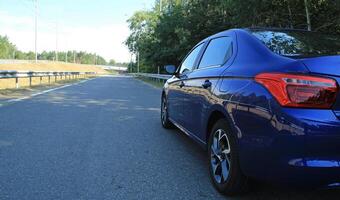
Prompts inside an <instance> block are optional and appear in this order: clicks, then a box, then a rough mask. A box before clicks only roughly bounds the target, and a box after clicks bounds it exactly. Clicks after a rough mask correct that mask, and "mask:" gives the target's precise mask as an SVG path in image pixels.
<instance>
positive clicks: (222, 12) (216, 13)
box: [125, 0, 340, 72]
mask: <svg viewBox="0 0 340 200" xmlns="http://www.w3.org/2000/svg"><path fill="white" fill-rule="evenodd" d="M128 23H129V28H130V30H131V34H130V36H129V37H128V39H127V40H126V42H125V43H126V45H127V46H128V48H129V50H130V51H131V52H132V53H134V54H135V55H136V56H137V60H139V63H140V71H143V72H157V68H158V67H159V66H164V65H166V64H176V65H178V64H179V63H180V62H181V60H182V59H183V57H184V56H185V55H186V53H187V52H188V51H189V50H190V49H191V48H192V47H193V46H194V45H195V44H196V43H198V42H199V41H201V40H202V39H204V38H206V37H207V36H209V35H212V34H214V33H217V32H220V31H223V30H227V29H230V28H244V27H279V28H294V29H306V30H312V31H319V32H327V33H333V34H338V35H339V34H340V0H209V1H207V0H156V1H155V4H154V6H153V8H152V9H150V10H140V11H138V12H135V13H134V15H133V16H131V17H130V19H129V20H128ZM138 57H139V58H138ZM136 70H137V67H136V64H134V65H131V66H130V71H136Z"/></svg>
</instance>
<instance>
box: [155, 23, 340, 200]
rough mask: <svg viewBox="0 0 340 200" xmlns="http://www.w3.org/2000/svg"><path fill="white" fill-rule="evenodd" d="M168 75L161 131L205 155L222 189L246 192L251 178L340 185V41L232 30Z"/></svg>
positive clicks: (198, 48)
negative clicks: (180, 135)
mask: <svg viewBox="0 0 340 200" xmlns="http://www.w3.org/2000/svg"><path fill="white" fill-rule="evenodd" d="M166 70H167V72H168V73H170V74H172V75H173V76H172V78H170V79H169V80H168V81H167V82H166V83H165V85H164V88H163V93H162V105H161V108H162V109H161V111H162V112H161V121H162V125H163V127H164V128H172V127H178V128H179V129H180V130H182V131H183V132H184V133H185V134H187V135H188V136H190V137H191V138H192V139H193V140H195V141H196V142H198V143H199V144H201V145H202V146H203V147H205V148H206V149H207V152H208V153H207V158H208V160H209V162H208V163H209V174H210V177H211V180H212V183H213V185H214V186H215V187H216V189H217V190H218V191H220V192H222V193H224V194H227V195H235V194H240V193H242V192H245V191H246V188H247V186H248V183H249V180H252V179H256V180H264V181H271V182H275V183H280V184H282V183H283V184H290V185H293V184H294V185H295V184H296V185H303V186H306V185H308V187H336V186H339V185H340V93H339V83H340V37H338V36H333V35H325V34H321V33H317V32H310V31H303V30H290V29H232V30H228V31H224V32H221V33H218V34H216V35H213V36H211V37H208V38H206V39H204V40H203V41H201V42H200V43H198V44H197V45H196V46H195V47H194V48H193V49H192V50H191V51H190V52H189V54H188V55H187V56H186V57H185V59H184V60H183V61H182V63H181V64H180V66H179V67H175V66H174V65H168V66H166Z"/></svg>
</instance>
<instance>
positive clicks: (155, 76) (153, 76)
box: [132, 73, 171, 82]
mask: <svg viewBox="0 0 340 200" xmlns="http://www.w3.org/2000/svg"><path fill="white" fill-rule="evenodd" d="M132 75H133V76H140V77H146V78H151V79H155V80H161V81H163V82H165V81H166V80H168V79H169V78H171V75H168V74H149V73H134V74H132Z"/></svg>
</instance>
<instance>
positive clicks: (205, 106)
mask: <svg viewBox="0 0 340 200" xmlns="http://www.w3.org/2000/svg"><path fill="white" fill-rule="evenodd" d="M232 56H233V39H232V37H230V36H224V37H218V38H213V39H211V40H210V41H209V43H208V44H207V46H206V49H205V51H204V53H202V56H201V59H200V60H199V62H198V66H197V68H196V69H194V70H193V71H192V72H191V73H190V74H188V76H187V79H186V80H185V81H184V85H185V86H184V91H185V93H186V97H187V99H188V100H187V101H186V102H185V104H184V107H185V108H184V110H185V116H184V119H185V122H184V123H185V124H186V128H187V129H188V131H190V132H191V133H192V134H194V135H195V136H196V137H197V138H199V139H201V140H202V141H204V139H205V123H204V122H205V120H206V119H205V118H206V116H207V115H208V114H207V112H208V110H209V108H210V105H211V101H212V99H211V98H212V96H213V95H212V94H213V90H214V88H215V86H216V85H217V83H218V80H219V77H220V75H221V74H222V73H223V71H224V70H225V69H226V67H227V66H229V65H230V63H231V60H232V59H231V58H232ZM228 61H229V62H228Z"/></svg>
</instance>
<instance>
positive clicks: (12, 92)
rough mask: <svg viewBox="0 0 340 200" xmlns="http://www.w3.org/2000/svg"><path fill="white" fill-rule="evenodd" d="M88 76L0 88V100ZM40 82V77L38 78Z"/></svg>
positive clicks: (25, 94) (21, 95)
mask: <svg viewBox="0 0 340 200" xmlns="http://www.w3.org/2000/svg"><path fill="white" fill-rule="evenodd" d="M89 78H90V77H88V78H78V79H64V80H58V81H57V82H54V79H53V82H51V83H50V84H48V83H47V84H46V83H42V84H36V85H32V86H31V87H29V86H23V87H21V88H18V89H15V88H7V89H0V100H1V99H14V98H20V97H23V96H27V95H30V94H33V93H36V92H39V91H43V90H47V89H51V88H55V87H59V86H62V85H65V84H69V83H75V82H78V81H81V80H86V79H89ZM39 82H40V79H39Z"/></svg>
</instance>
